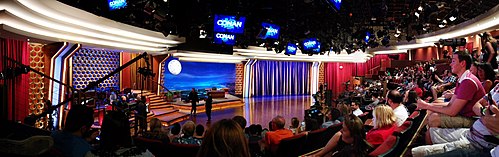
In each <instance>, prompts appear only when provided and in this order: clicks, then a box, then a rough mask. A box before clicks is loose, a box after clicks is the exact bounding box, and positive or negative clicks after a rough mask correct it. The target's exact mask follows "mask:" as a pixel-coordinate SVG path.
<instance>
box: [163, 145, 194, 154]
mask: <svg viewBox="0 0 499 157" xmlns="http://www.w3.org/2000/svg"><path fill="white" fill-rule="evenodd" d="M199 148H200V146H198V145H194V144H178V143H168V144H166V145H165V147H164V149H163V150H164V152H163V154H166V155H165V156H172V157H176V156H178V157H195V156H196V155H197V153H198V151H199Z"/></svg>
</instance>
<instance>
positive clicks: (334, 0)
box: [329, 0, 341, 10]
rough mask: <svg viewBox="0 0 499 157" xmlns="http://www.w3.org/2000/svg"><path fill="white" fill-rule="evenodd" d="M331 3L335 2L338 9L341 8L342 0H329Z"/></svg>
mask: <svg viewBox="0 0 499 157" xmlns="http://www.w3.org/2000/svg"><path fill="white" fill-rule="evenodd" d="M329 1H330V2H331V3H333V4H334V7H335V8H336V9H338V10H340V8H341V0H329Z"/></svg>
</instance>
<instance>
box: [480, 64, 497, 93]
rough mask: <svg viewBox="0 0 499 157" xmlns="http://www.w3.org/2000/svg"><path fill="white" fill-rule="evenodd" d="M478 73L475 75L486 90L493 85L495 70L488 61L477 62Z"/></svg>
mask: <svg viewBox="0 0 499 157" xmlns="http://www.w3.org/2000/svg"><path fill="white" fill-rule="evenodd" d="M477 73H478V75H475V76H477V77H478V79H480V81H481V82H482V86H483V89H484V90H485V91H486V92H488V91H490V88H492V86H493V85H494V84H493V82H494V81H495V80H496V72H494V69H492V66H490V64H489V63H480V64H478V71H477Z"/></svg>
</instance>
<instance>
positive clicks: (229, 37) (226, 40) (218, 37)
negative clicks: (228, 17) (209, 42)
mask: <svg viewBox="0 0 499 157" xmlns="http://www.w3.org/2000/svg"><path fill="white" fill-rule="evenodd" d="M235 42H236V35H234V34H225V33H216V34H215V43H217V44H226V45H234V44H235Z"/></svg>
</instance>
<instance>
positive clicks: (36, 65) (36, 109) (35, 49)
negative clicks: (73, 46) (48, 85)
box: [29, 43, 47, 128]
mask: <svg viewBox="0 0 499 157" xmlns="http://www.w3.org/2000/svg"><path fill="white" fill-rule="evenodd" d="M42 47H43V45H42V44H32V43H30V44H29V51H30V52H29V62H30V67H31V68H33V69H35V70H37V71H39V72H41V73H44V69H45V61H44V60H45V54H44V53H43V51H42ZM43 89H45V83H44V82H43V76H41V75H38V74H36V73H34V72H32V71H30V72H29V114H30V115H31V114H34V115H39V114H41V113H42V112H43V111H44V110H45V109H46V108H45V106H44V99H46V97H45V94H46V93H44V92H43ZM46 126H47V121H46V119H45V118H42V119H40V120H38V121H37V122H36V123H35V127H37V128H44V127H46Z"/></svg>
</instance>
